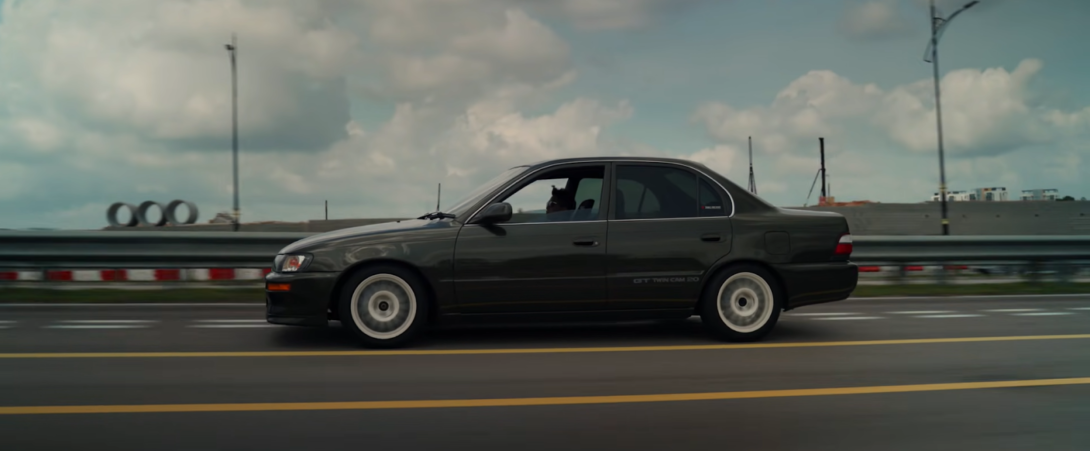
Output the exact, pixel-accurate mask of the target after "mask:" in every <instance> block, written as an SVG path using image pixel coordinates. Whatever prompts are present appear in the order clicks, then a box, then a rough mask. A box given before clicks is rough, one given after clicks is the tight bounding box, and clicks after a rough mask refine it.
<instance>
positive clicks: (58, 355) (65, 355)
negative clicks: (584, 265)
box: [0, 334, 1090, 359]
mask: <svg viewBox="0 0 1090 451" xmlns="http://www.w3.org/2000/svg"><path fill="white" fill-rule="evenodd" d="M1088 338H1090V334H1074V335H1023V336H1010V337H962V338H911V339H902V340H869V341H819V342H811V343H800V342H794V343H744V344H718V345H680V346H616V347H584V348H515V349H430V350H428V349H425V350H389V351H226V352H28V353H0V359H76V358H102V359H106V358H168V357H171V358H173V357H345V356H397V355H414V356H416V355H485V354H570V353H583V352H651V351H711V350H722V349H773V348H825V347H835V346H888V345H917V344H937V343H981V342H997V341H1031V340H1083V339H1088Z"/></svg>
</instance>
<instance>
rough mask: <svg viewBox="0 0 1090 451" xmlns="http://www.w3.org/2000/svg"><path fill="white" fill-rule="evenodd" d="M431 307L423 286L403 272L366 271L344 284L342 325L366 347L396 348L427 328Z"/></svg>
mask: <svg viewBox="0 0 1090 451" xmlns="http://www.w3.org/2000/svg"><path fill="white" fill-rule="evenodd" d="M429 303H430V299H428V295H427V291H426V290H425V289H424V284H423V282H422V281H420V280H419V278H418V277H417V276H416V275H415V274H413V273H411V272H409V271H406V270H404V269H402V268H399V267H396V266H391V265H380V266H373V267H368V268H364V269H363V270H361V271H359V272H357V273H355V274H353V275H352V277H351V278H350V279H349V280H348V281H347V283H345V284H344V288H343V289H342V290H341V294H340V301H339V305H338V314H339V316H340V319H341V324H342V325H343V326H344V327H346V328H348V329H349V330H351V331H352V333H353V335H355V336H356V338H358V339H359V340H360V341H361V342H363V344H364V345H365V346H367V347H373V348H394V347H400V346H403V345H405V344H406V343H408V342H410V341H412V340H413V339H414V338H416V336H417V335H418V334H419V333H420V331H421V330H422V329H423V328H424V326H425V322H426V319H427V317H428V316H427V308H428V305H429Z"/></svg>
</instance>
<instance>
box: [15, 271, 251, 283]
mask: <svg viewBox="0 0 1090 451" xmlns="http://www.w3.org/2000/svg"><path fill="white" fill-rule="evenodd" d="M269 271H270V269H268V268H264V269H257V268H209V269H102V270H95V269H92V270H82V269H79V270H47V271H0V281H5V280H11V281H21V280H25V281H32V280H37V281H42V280H44V281H50V282H170V281H180V280H186V281H205V280H261V279H264V278H265V274H268V273H269Z"/></svg>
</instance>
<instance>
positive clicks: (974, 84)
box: [0, 0, 1090, 229]
mask: <svg viewBox="0 0 1090 451" xmlns="http://www.w3.org/2000/svg"><path fill="white" fill-rule="evenodd" d="M963 3H964V2H962V1H948V0H938V4H939V8H940V10H941V11H942V12H943V13H944V14H950V13H952V12H953V11H955V10H957V9H958V8H960V7H961V5H962V4H963ZM1087 19H1090V2H1087V1H1086V0H981V1H980V3H979V4H978V5H977V6H975V7H973V8H971V9H969V10H967V11H966V12H964V13H963V14H961V15H959V16H958V17H957V19H956V20H954V21H952V22H951V23H950V26H949V28H948V29H947V30H946V32H945V34H944V35H943V36H942V41H941V44H940V46H939V50H940V55H939V63H940V71H941V77H942V82H941V87H942V94H943V96H942V100H943V102H942V113H943V123H944V131H945V146H946V175H947V184H948V188H949V189H950V190H968V189H972V188H977V187H992V186H1003V187H1006V188H1007V189H1008V190H1010V191H1011V192H1012V195H1011V198H1017V197H1018V193H1019V192H1020V190H1023V189H1033V188H1057V189H1059V190H1060V192H1061V195H1072V196H1074V197H1075V198H1080V197H1083V196H1088V195H1090V184H1088V183H1087V182H1085V181H1084V180H1085V179H1086V176H1087V175H1088V174H1087V172H1088V171H1087V164H1086V163H1085V162H1086V161H1090V139H1088V138H1090V89H1088V88H1087V84H1086V80H1088V79H1090V52H1088V51H1087V50H1086V43H1087V42H1090V28H1088V27H1085V26H1084V25H1085V23H1086V21H1087ZM928 27H929V25H928V10H927V2H926V0H821V1H815V0H396V1H393V0H354V1H350V0H315V1H296V0H260V1H238V0H234V1H232V0H215V1H213V0H193V1H186V0H176V1H159V0H107V1H101V0H66V1H61V0H22V1H20V0H0V228H31V227H46V228H60V229H87V228H100V227H103V226H105V225H106V210H107V208H108V207H109V205H110V204H112V203H114V202H128V203H131V204H139V203H141V202H144V201H146V200H154V201H159V202H162V203H163V204H166V203H167V202H170V201H172V200H175V199H184V200H189V201H192V202H194V203H196V204H197V206H198V207H199V209H200V221H201V222H205V221H207V220H209V219H211V218H212V216H214V215H215V214H216V213H217V212H222V211H230V209H231V202H232V187H231V185H232V166H231V81H230V80H231V78H230V77H231V69H230V62H229V59H228V53H227V51H226V49H225V48H224V44H226V43H229V42H230V40H231V35H232V33H235V34H236V35H237V39H238V84H239V100H238V102H239V110H238V114H239V133H240V138H239V147H240V157H239V160H240V164H239V172H240V182H239V183H240V190H239V196H240V202H241V210H242V220H243V221H244V222H251V221H306V220H313V219H321V218H322V217H323V215H324V202H325V201H328V202H329V216H330V219H341V218H365V217H409V216H418V215H420V214H423V213H425V212H428V211H431V210H434V207H435V201H436V199H435V196H436V184H437V183H442V184H443V198H444V199H445V200H449V201H453V200H455V199H456V198H458V197H460V195H461V194H464V193H467V192H469V191H470V190H472V189H473V188H474V187H475V186H477V185H478V184H480V183H483V182H485V181H487V180H489V179H491V178H492V177H493V176H495V175H496V174H498V173H500V172H501V171H502V170H504V169H506V168H508V167H511V166H515V165H520V164H525V163H532V162H536V161H540V160H546V159H552V158H561V157H572V156H601V155H639V156H667V157H677V158H687V159H691V160H694V161H699V162H701V163H704V164H706V165H708V166H709V167H711V168H712V169H714V170H716V171H718V172H720V173H721V174H723V175H725V176H727V177H728V178H730V179H732V180H733V181H734V182H735V183H737V184H739V185H740V186H746V185H747V178H748V157H747V138H748V137H752V140H753V160H754V167H755V173H756V181H757V189H758V193H759V195H760V196H761V197H763V198H764V199H766V200H768V201H769V202H772V203H773V204H775V205H779V206H785V207H789V206H799V205H802V204H803V203H804V202H805V201H806V200H807V193H808V191H809V190H810V187H811V185H812V183H813V181H814V176H815V174H816V171H817V169H818V165H819V160H818V156H819V155H818V138H819V137H823V138H824V139H825V146H826V166H827V173H828V180H829V184H830V189H831V194H832V195H834V196H835V197H836V198H837V200H871V201H879V202H886V203H893V202H921V201H925V200H927V199H929V198H930V196H931V195H932V194H933V193H934V192H936V191H937V190H938V184H939V163H938V156H937V138H936V130H935V109H934V105H935V103H934V85H933V82H932V78H931V77H932V66H931V65H930V64H929V63H927V62H924V61H923V59H922V57H923V54H924V50H925V48H926V46H927V42H928V39H929V30H928ZM815 191H817V190H815ZM816 196H817V194H816V193H815V194H814V195H813V197H811V198H810V203H811V204H813V203H815V202H816ZM543 202H544V200H543ZM447 203H448V202H446V201H444V204H447Z"/></svg>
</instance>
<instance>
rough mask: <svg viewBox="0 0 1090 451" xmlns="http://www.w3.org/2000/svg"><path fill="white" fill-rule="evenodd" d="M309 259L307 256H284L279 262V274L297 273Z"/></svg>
mask: <svg viewBox="0 0 1090 451" xmlns="http://www.w3.org/2000/svg"><path fill="white" fill-rule="evenodd" d="M309 258H310V257H309V256H307V255H285V256H284V258H283V259H282V260H280V272H298V271H299V270H301V269H303V265H305V264H306V263H307V260H308V259H309Z"/></svg>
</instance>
